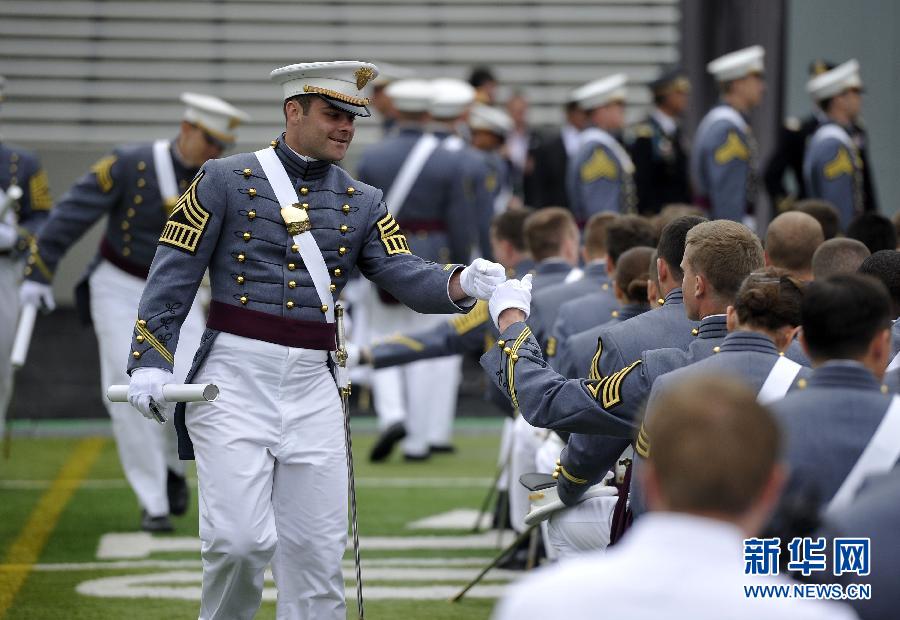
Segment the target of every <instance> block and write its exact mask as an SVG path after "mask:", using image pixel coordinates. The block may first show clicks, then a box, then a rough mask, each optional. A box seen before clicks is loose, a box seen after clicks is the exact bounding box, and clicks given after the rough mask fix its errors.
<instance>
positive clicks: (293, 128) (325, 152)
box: [285, 97, 356, 161]
mask: <svg viewBox="0 0 900 620" xmlns="http://www.w3.org/2000/svg"><path fill="white" fill-rule="evenodd" d="M285 107H286V110H285V111H286V116H287V143H288V146H290V147H291V148H292V149H294V150H295V151H297V152H298V153H300V154H301V155H306V156H308V157H313V158H315V159H321V160H323V161H340V160H342V159H344V156H345V155H346V154H347V149H348V148H349V147H350V142H351V141H352V140H353V133H354V130H355V127H354V125H353V122H354V121H355V120H356V116H354V115H353V114H350V113H349V112H344V111H343V110H339V109H338V108H335V107H332V106H330V105H328V103H327V102H326V101H325V100H324V99H322V98H321V97H311V102H310V106H309V112H308V113H305V114H304V112H303V109H302V108H301V107H300V104H299V103H297V102H292V101H289V102H288V104H287V105H286V106H285Z"/></svg>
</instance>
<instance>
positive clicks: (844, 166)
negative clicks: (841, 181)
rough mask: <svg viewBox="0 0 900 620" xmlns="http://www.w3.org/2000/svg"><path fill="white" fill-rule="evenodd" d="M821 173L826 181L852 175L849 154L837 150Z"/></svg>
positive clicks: (841, 149)
mask: <svg viewBox="0 0 900 620" xmlns="http://www.w3.org/2000/svg"><path fill="white" fill-rule="evenodd" d="M823 172H824V173H825V178H826V179H828V180H832V179H836V178H838V177H839V176H841V175H843V174H849V175H852V174H853V162H852V161H851V160H850V153H848V152H847V149H845V148H843V147H841V148H839V149H838V152H837V155H835V157H834V159H832V160H831V161H830V162H828V163H827V164H825V167H824V168H823Z"/></svg>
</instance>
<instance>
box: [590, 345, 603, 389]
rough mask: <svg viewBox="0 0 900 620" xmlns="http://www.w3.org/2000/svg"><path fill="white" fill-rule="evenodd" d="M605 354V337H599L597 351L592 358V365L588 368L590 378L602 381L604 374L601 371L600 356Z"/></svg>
mask: <svg viewBox="0 0 900 620" xmlns="http://www.w3.org/2000/svg"><path fill="white" fill-rule="evenodd" d="M601 355H603V339H602V338H597V352H596V353H594V357H592V358H591V367H590V368H589V369H588V379H589V380H591V381H600V380H601V379H602V378H603V375H602V374H601V373H600V356H601Z"/></svg>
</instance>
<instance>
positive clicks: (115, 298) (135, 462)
mask: <svg viewBox="0 0 900 620" xmlns="http://www.w3.org/2000/svg"><path fill="white" fill-rule="evenodd" d="M145 283H146V282H145V281H144V280H142V279H141V278H136V277H135V276H132V275H130V274H127V273H125V272H124V271H122V270H121V269H119V268H118V267H115V266H114V265H112V264H111V263H108V262H106V261H103V262H101V263H100V264H99V265H98V266H97V268H96V269H95V270H94V273H92V274H91V277H90V288H91V318H92V319H93V321H94V332H95V333H96V334H97V344H98V345H99V348H100V384H101V392H102V396H101V398H102V399H103V402H104V404H105V405H106V410H107V411H108V412H109V417H110V418H111V419H112V429H113V435H114V436H115V438H116V447H117V448H118V451H119V460H120V461H121V462H122V469H123V470H125V478H127V479H128V483H129V484H130V485H131V488H132V489H133V490H134V493H135V495H137V498H138V502H140V504H141V507H142V508H143V509H144V510H146V511H147V512H148V513H150V514H151V515H153V516H162V515H167V514H169V500H168V497H167V495H166V469H167V468H168V469H171V470H173V471H174V472H176V473H178V474H183V472H184V465H183V463H182V462H181V461H179V460H178V446H177V440H176V437H175V428H174V426H173V425H172V421H171V416H170V421H169V422H168V423H166V424H165V425H160V424H157V423H156V422H152V421H150V420H147V419H145V418H144V417H143V416H142V415H141V414H140V413H138V411H137V410H136V409H134V408H133V407H132V406H131V405H129V404H128V403H111V402H109V400H107V398H106V388H107V387H108V386H110V385H113V384H116V383H119V384H127V383H128V382H129V377H128V374H127V373H126V372H125V369H126V366H127V364H128V355H129V352H130V347H131V338H132V335H133V333H134V323H135V321H137V318H138V316H137V314H138V304H139V303H140V300H141V293H142V292H143V290H144V285H145ZM203 323H204V321H203V315H202V313H201V311H200V304H197V303H195V304H193V306H192V307H191V310H190V312H188V315H187V318H186V319H185V321H184V324H183V325H182V327H181V333H180V335H179V338H178V350H177V353H176V355H175V371H174V376H173V381H174V382H175V383H181V382H184V378H185V376H186V375H187V373H188V370H190V367H191V361H192V360H193V358H194V353H195V352H196V351H197V347H199V346H200V338H201V336H203ZM157 335H158V336H159V335H160V334H157Z"/></svg>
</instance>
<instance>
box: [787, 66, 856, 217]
mask: <svg viewBox="0 0 900 620" xmlns="http://www.w3.org/2000/svg"><path fill="white" fill-rule="evenodd" d="M806 90H807V92H809V94H810V95H811V96H812V98H813V99H814V100H815V101H816V103H817V104H818V105H819V107H820V108H821V109H822V111H823V112H824V113H825V116H826V118H825V119H824V121H823V122H822V124H821V125H819V127H818V129H816V132H815V133H814V134H813V135H812V137H811V138H810V139H809V142H808V143H807V146H806V152H805V154H804V157H803V180H804V183H805V186H806V191H807V192H808V194H809V196H810V197H811V198H821V199H822V200H827V201H828V202H830V203H831V204H833V205H834V206H835V207H837V210H838V212H839V213H840V217H841V228H843V229H846V228H847V225H848V224H849V223H850V220H852V219H853V217H854V216H856V215H857V214H859V213H862V212H863V211H866V210H867V208H866V206H867V204H872V203H871V201H870V200H869V199H867V197H866V195H865V194H866V190H867V189H869V188H867V187H866V183H865V178H864V172H863V170H864V167H865V164H864V160H863V157H862V153H861V149H860V148H859V146H858V145H857V143H856V141H855V139H854V137H855V135H854V134H855V133H856V129H855V128H856V123H857V121H858V119H859V116H860V111H861V109H862V80H861V79H860V77H859V63H858V62H857V61H856V60H848V61H847V62H845V63H843V64H841V65H838V66H837V67H834V68H833V69H830V70H829V71H826V72H824V73H821V74H819V75H817V76H815V77H813V78H812V79H810V80H809V82H807V84H806Z"/></svg>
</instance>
